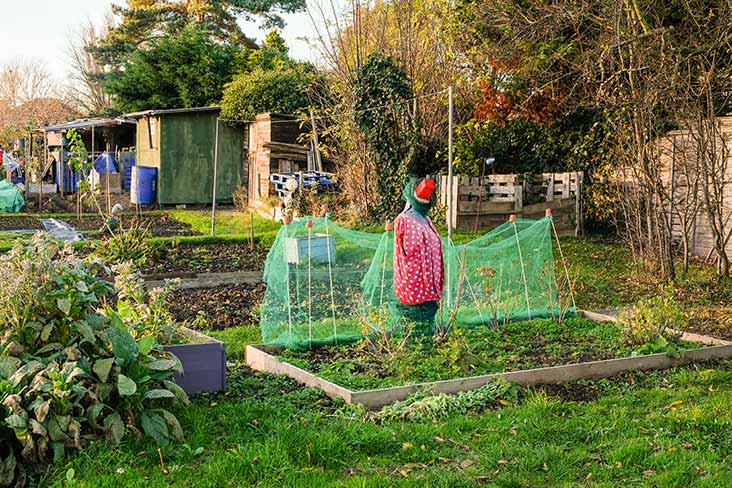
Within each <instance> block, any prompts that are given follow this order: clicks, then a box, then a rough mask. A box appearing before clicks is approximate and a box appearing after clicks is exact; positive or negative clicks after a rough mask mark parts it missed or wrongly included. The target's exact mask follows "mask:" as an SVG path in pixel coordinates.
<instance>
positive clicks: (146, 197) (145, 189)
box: [130, 166, 158, 205]
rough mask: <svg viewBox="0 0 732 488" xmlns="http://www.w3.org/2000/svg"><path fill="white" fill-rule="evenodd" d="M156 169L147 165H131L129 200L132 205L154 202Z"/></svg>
mask: <svg viewBox="0 0 732 488" xmlns="http://www.w3.org/2000/svg"><path fill="white" fill-rule="evenodd" d="M157 178H158V169H157V168H150V167H148V166H133V167H132V180H131V182H130V183H131V186H130V202H131V203H132V204H134V205H151V204H153V203H155V196H156V193H157Z"/></svg>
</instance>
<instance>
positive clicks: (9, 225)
mask: <svg viewBox="0 0 732 488" xmlns="http://www.w3.org/2000/svg"><path fill="white" fill-rule="evenodd" d="M8 230H43V224H42V223H41V221H40V220H38V219H37V218H35V217H14V216H12V215H8V216H5V215H3V216H1V217H0V231H8Z"/></svg>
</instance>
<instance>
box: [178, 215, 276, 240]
mask: <svg viewBox="0 0 732 488" xmlns="http://www.w3.org/2000/svg"><path fill="white" fill-rule="evenodd" d="M169 214H170V216H171V217H173V218H174V219H176V220H179V221H181V222H184V223H187V224H190V226H191V228H192V229H193V230H194V231H197V232H200V233H201V234H203V235H204V236H210V235H211V212H210V211H197V210H175V211H171V212H169ZM253 220H254V235H255V237H257V238H259V240H260V242H262V243H263V244H264V245H267V246H271V245H272V243H273V242H274V238H275V237H276V235H277V231H278V230H279V228H280V224H279V223H277V222H273V221H272V220H269V219H265V218H263V217H260V216H259V215H256V214H255V215H254V219H253ZM251 223H252V218H251V214H249V213H246V212H236V211H229V210H226V211H219V212H216V227H215V233H214V236H213V237H222V236H224V237H239V238H249V236H250V234H251V228H252V227H251Z"/></svg>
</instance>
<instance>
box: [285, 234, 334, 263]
mask: <svg viewBox="0 0 732 488" xmlns="http://www.w3.org/2000/svg"><path fill="white" fill-rule="evenodd" d="M308 241H309V244H308ZM308 247H309V250H310V261H311V262H312V263H315V264H324V263H327V262H328V258H329V257H330V262H331V264H335V240H334V239H333V236H332V235H325V234H313V235H312V236H310V238H308V236H298V237H288V238H287V239H286V240H285V252H286V254H287V262H288V263H290V264H297V263H301V264H302V263H305V264H307V262H308Z"/></svg>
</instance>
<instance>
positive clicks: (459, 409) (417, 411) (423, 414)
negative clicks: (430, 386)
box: [371, 378, 518, 422]
mask: <svg viewBox="0 0 732 488" xmlns="http://www.w3.org/2000/svg"><path fill="white" fill-rule="evenodd" d="M517 396H518V389H517V387H516V385H514V384H513V383H509V382H508V381H506V380H504V379H503V378H498V379H495V380H493V381H491V382H490V383H488V384H486V385H485V386H482V387H480V388H478V389H476V390H470V391H461V392H459V393H456V394H454V395H446V394H444V393H440V394H438V395H430V394H429V392H427V391H423V392H417V393H415V394H414V395H412V396H410V397H409V398H407V399H406V400H403V401H400V402H395V403H393V404H391V405H387V406H386V407H384V408H383V409H382V410H381V411H379V412H377V413H375V414H372V416H371V418H372V419H374V420H379V421H385V420H408V421H412V422H423V421H437V420H441V419H444V418H447V417H449V416H450V415H457V414H464V413H467V412H476V411H481V410H484V409H486V408H489V407H491V406H496V405H511V404H512V403H513V402H515V401H516V397H517Z"/></svg>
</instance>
